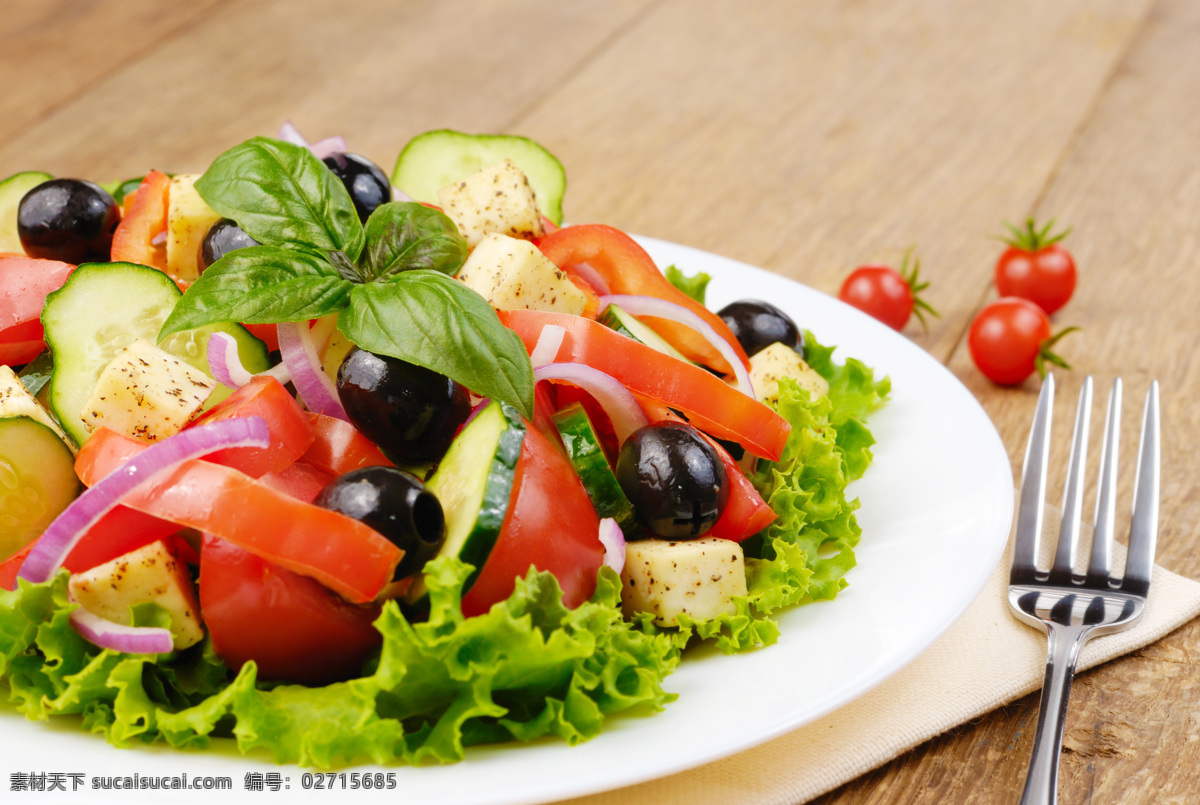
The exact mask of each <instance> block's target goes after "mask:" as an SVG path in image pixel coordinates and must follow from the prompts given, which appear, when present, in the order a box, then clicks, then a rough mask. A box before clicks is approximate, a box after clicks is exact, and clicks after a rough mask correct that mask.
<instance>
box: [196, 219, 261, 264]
mask: <svg viewBox="0 0 1200 805" xmlns="http://www.w3.org/2000/svg"><path fill="white" fill-rule="evenodd" d="M258 245H259V243H258V241H257V240H255V239H254V238H252V237H250V236H249V235H247V234H246V233H245V232H244V231H242V228H241V227H240V226H238V225H237V224H236V223H235V222H234V221H231V220H230V219H228V218H222V219H221V220H219V221H217V222H216V223H215V224H213V225H212V226H210V227H209V228H208V234H206V235H205V236H204V240H202V241H200V270H201V271H203V270H204V269H206V268H208V267H209V266H211V265H212V264H213V263H215V262H217V261H218V260H220V259H221V258H222V257H224V256H225V255H227V254H229V253H230V252H235V251H237V250H238V249H245V248H246V247H248V246H258Z"/></svg>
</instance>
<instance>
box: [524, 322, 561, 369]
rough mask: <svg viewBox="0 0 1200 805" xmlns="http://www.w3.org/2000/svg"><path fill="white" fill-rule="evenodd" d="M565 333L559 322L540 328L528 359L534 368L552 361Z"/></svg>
mask: <svg viewBox="0 0 1200 805" xmlns="http://www.w3.org/2000/svg"><path fill="white" fill-rule="evenodd" d="M566 334H567V329H566V328H565V327H563V326H562V325H561V324H547V325H546V326H545V327H543V328H542V332H541V335H539V336H538V340H537V344H535V345H534V347H533V352H530V353H529V361H530V363H532V364H533V368H534V369H536V368H538V367H539V366H545V365H546V364H548V363H554V359H555V358H557V357H558V350H559V348H560V347H561V346H562V342H563V338H564V337H565V336H566Z"/></svg>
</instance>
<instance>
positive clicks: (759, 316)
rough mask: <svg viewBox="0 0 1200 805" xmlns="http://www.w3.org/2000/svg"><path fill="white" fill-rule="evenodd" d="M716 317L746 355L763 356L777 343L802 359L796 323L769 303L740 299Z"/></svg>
mask: <svg viewBox="0 0 1200 805" xmlns="http://www.w3.org/2000/svg"><path fill="white" fill-rule="evenodd" d="M717 315H718V316H720V317H721V318H722V319H724V320H725V323H726V324H728V325H729V329H730V330H733V334H734V336H736V337H737V340H738V342H739V343H740V344H741V345H742V349H744V350H746V354H747V355H754V354H755V353H758V352H762V351H763V350H764V349H766V348H767V347H769V346H771V345H772V344H774V343H777V342H778V343H782V344H787V345H788V346H789V347H791V348H792V349H794V350H796V351H797V352H799V353H800V357H804V344H803V342H802V341H801V339H800V330H799V329H798V328H797V327H796V322H794V321H792V317H791V316H789V315H788V314H786V313H784V312H783V311H782V310H780V309H779V308H777V307H775V306H774V305H772V304H771V303H770V302H764V301H762V300H761V299H739V300H738V301H737V302H731V303H730V304H728V305H726V306H725V307H723V308H721V309H720V310H719V311H717Z"/></svg>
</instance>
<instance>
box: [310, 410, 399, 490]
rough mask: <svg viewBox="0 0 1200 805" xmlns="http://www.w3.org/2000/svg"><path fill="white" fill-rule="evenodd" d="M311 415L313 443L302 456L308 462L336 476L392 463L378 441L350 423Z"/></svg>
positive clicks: (329, 417)
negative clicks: (376, 442)
mask: <svg viewBox="0 0 1200 805" xmlns="http://www.w3.org/2000/svg"><path fill="white" fill-rule="evenodd" d="M308 418H309V422H310V423H311V424H312V427H313V443H312V446H311V447H309V448H308V450H307V451H305V453H304V455H303V456H301V457H300V460H301V461H303V462H304V463H306V464H310V465H312V466H313V467H316V468H318V469H320V470H323V471H324V472H327V473H329V474H330V475H335V476H336V475H342V474H343V473H347V472H350V470H356V469H358V468H359V467H374V466H387V467H390V466H391V465H392V462H390V461H388V460H387V458H385V457H384V455H383V453H381V452H379V448H378V447H376V446H375V443H374V442H372V441H371V440H370V439H368V438H367V437H366V436H363V435H362V433H360V432H359V431H358V429H357V428H355V427H354V426H353V425H351V424H350V423H349V422H344V421H342V420H340V419H335V418H334V417H331V416H325V415H324V414H313V413H310V414H309V415H308Z"/></svg>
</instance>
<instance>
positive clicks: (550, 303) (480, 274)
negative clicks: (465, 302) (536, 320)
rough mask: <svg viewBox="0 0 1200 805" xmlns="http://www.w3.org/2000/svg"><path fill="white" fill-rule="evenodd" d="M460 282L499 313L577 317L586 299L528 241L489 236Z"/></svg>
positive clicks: (466, 265) (465, 267) (470, 259)
mask: <svg viewBox="0 0 1200 805" xmlns="http://www.w3.org/2000/svg"><path fill="white" fill-rule="evenodd" d="M458 279H459V280H460V281H462V283H463V284H464V285H466V286H467V287H468V288H470V289H471V290H473V291H475V292H476V293H478V294H479V295H480V296H482V297H483V298H484V299H486V300H488V302H490V303H491V305H492V307H494V308H497V309H499V310H549V311H553V312H555V313H570V314H572V315H575V316H578V315H579V314H580V313H582V312H583V309H584V307H586V306H587V296H585V295H584V293H583V291H581V290H579V288H577V287H576V286H575V283H573V282H571V278H570V277H568V276H567V275H566V273H565V272H564V271H563V270H562V269H560V268H559V267H558V266H556V265H554V263H552V262H550V260H549V259H547V257H546V256H545V255H544V254H542V253H541V252H540V251H538V249H537V247H536V246H534V245H533V244H532V243H530V242H529V241H527V240H517V239H516V238H510V237H508V236H507V235H497V234H490V235H486V236H485V237H484V239H483V240H482V241H481V242H480V244H479V245H478V246H476V247H475V251H473V252H471V255H470V257H468V258H467V262H466V263H464V264H463V267H462V268H461V269H459V272H458Z"/></svg>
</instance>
